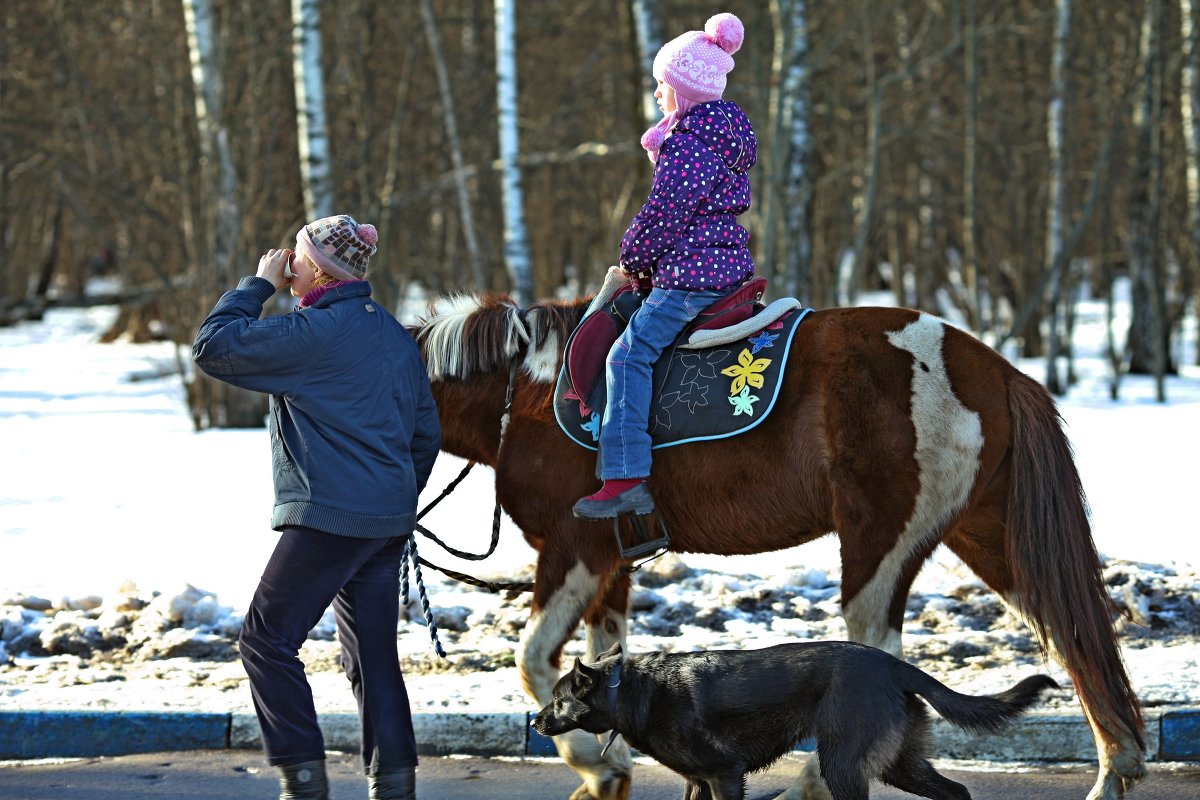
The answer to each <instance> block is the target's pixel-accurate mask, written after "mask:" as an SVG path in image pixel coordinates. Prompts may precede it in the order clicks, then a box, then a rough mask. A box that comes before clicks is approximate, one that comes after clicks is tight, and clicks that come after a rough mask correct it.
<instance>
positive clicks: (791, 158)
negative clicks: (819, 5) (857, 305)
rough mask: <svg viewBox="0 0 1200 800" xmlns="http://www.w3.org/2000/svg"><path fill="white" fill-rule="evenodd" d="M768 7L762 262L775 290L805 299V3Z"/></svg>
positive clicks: (809, 185) (779, 0) (808, 102)
mask: <svg viewBox="0 0 1200 800" xmlns="http://www.w3.org/2000/svg"><path fill="white" fill-rule="evenodd" d="M771 10H772V17H773V19H774V20H775V21H776V27H777V29H778V31H779V32H780V33H779V34H777V36H776V39H775V45H776V57H775V64H776V70H777V72H778V74H780V75H781V79H780V81H779V84H778V89H777V92H776V95H777V96H776V97H775V98H774V100H773V102H772V113H773V117H774V124H773V125H772V136H771V177H770V179H769V189H768V205H767V210H766V212H765V214H764V216H765V217H766V223H765V225H764V228H765V237H764V242H763V263H764V264H765V265H766V266H767V268H768V269H770V270H772V271H773V274H774V279H775V280H774V283H775V289H776V291H778V292H780V293H782V294H783V295H785V296H798V297H801V298H808V296H809V295H810V294H811V285H810V284H811V276H810V274H809V272H810V267H811V262H812V231H811V222H810V218H809V215H810V211H811V207H812V195H813V180H812V171H811V164H812V128H811V123H810V119H809V118H810V116H811V114H812V92H811V87H810V86H809V80H810V78H811V70H810V68H809V64H808V4H807V1H806V0H774V2H772V4H771ZM777 219H780V220H781V222H782V240H783V247H782V250H781V252H780V253H779V255H778V256H777V255H776V241H777V240H778V233H777V231H776V225H777Z"/></svg>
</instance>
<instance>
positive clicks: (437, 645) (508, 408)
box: [400, 316, 532, 658]
mask: <svg viewBox="0 0 1200 800" xmlns="http://www.w3.org/2000/svg"><path fill="white" fill-rule="evenodd" d="M522 322H524V319H523V316H522ZM516 379H517V363H516V362H515V361H514V362H513V364H512V366H511V367H509V370H508V388H507V390H506V391H505V393H504V413H503V414H501V416H500V442H499V444H498V445H497V447H496V456H497V459H499V454H500V448H502V447H503V446H504V433H505V431H507V430H508V421H509V418H510V417H511V416H512V401H513V384H515V383H516ZM473 466H475V462H473V461H472V462H471V463H469V464H467V466H466V467H465V468H464V469H463V471H462V472H460V473H459V475H458V477H457V478H455V479H454V480H453V481H451V482H450V485H449V486H447V487H446V488H445V490H444V491H443V492H442V493H441V495H439V496H438V497H437V499H436V500H434V501H433V502H432V503H430V504H429V505H427V506H426V507H425V508H424V510H422V511H421V513H420V514H418V515H417V518H418V519H420V518H421V517H423V516H425V514H426V513H428V511H429V510H430V509H432V508H433V507H434V506H436V505H437V504H438V503H440V502H441V501H442V500H444V499H445V498H446V496H447V495H449V494H450V492H452V491H454V488H455V487H456V486H458V484H459V482H461V481H462V479H463V478H465V477H466V476H467V473H468V472H470V471H471V467H473ZM416 530H417V531H420V532H421V534H423V535H424V536H427V537H429V538H430V539H432V540H433V541H434V542H436V543H437V544H439V545H441V547H442V548H443V549H444V550H446V552H448V553H451V554H452V555H455V556H458V557H459V558H464V559H468V560H471V561H482V560H483V559H485V558H487V557H488V556H490V555H491V554H492V553H494V552H495V551H496V546H497V545H498V544H499V543H500V501H499V500H497V501H496V510H495V511H494V512H493V513H492V542H491V545H490V546H489V547H488V551H487V552H486V553H483V554H478V553H465V552H463V551H462V550H457V549H455V548H453V547H451V546H450V545H448V544H446V543H445V542H443V541H442V540H441V539H439V538H438V537H437V536H436V535H434V533H433V532H432V531H430V530H429V529H428V528H426V527H425V526H423V525H420V524H417V525H416ZM409 563H411V564H412V568H413V575H414V576H415V577H416V581H417V595H418V597H419V598H420V600H421V611H422V613H423V614H424V615H425V625H426V627H428V628H429V638H430V640H431V641H432V642H433V650H434V652H435V653H437V654H438V655H439V656H441V657H442V658H446V650H445V648H443V647H442V642H441V640H440V639H439V638H438V632H437V624H436V623H435V622H434V621H433V611H432V610H431V609H430V607H429V595H428V593H427V592H426V591H425V579H424V578H423V577H422V575H421V565H422V564H425V565H427V566H429V567H432V568H433V569H436V570H438V571H439V572H442V573H444V574H446V575H450V576H451V577H455V575H453V574H451V573H450V572H449V571H447V570H444V569H442V568H441V567H437V566H435V565H433V564H430V563H429V562H428V561H426V560H425V559H423V558H421V557H420V556H418V555H417V537H416V535H415V533H410V534H409V536H408V541H406V542H405V543H404V553H403V555H402V556H401V564H400V596H401V597H403V598H404V606H405V607H406V608H407V607H408V601H409V597H408V565H409ZM466 577H470V576H466ZM460 580H461V578H460ZM468 582H472V581H468ZM476 585H484V582H482V581H478V579H476ZM491 585H492V586H500V587H503V586H504V584H491ZM511 586H512V587H517V586H521V587H529V588H532V584H512V585H511ZM510 588H511V587H510ZM493 591H495V589H493Z"/></svg>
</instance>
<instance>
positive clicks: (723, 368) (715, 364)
mask: <svg viewBox="0 0 1200 800" xmlns="http://www.w3.org/2000/svg"><path fill="white" fill-rule="evenodd" d="M810 313H812V309H811V308H804V309H798V310H794V311H789V312H788V313H786V314H784V315H783V316H781V317H779V318H778V319H776V320H775V321H774V322H772V323H770V324H769V325H767V327H765V328H762V329H759V330H754V331H750V332H748V335H747V336H745V338H742V339H738V340H736V341H733V342H727V343H724V344H721V345H717V346H714V347H708V348H703V349H686V348H684V347H678V346H677V347H675V348H673V349H669V350H668V351H667V352H668V353H669V357H666V356H664V357H663V358H661V359H660V360H659V362H658V363H657V364H656V365H655V367H654V381H653V386H654V391H653V397H652V400H651V405H650V419H649V425H648V430H649V432H650V437H651V439H652V440H653V445H652V447H653V448H654V449H658V448H661V447H670V446H672V445H677V444H684V443H686V442H698V441H704V440H707V439H724V438H726V437H729V436H735V435H737V434H739V433H743V432H745V431H748V430H750V429H751V428H753V427H754V426H756V425H758V424H759V423H760V422H762V421H763V419H765V418H766V417H767V415H768V414H770V413H771V409H772V408H774V406H775V400H776V398H777V397H778V396H779V389H780V386H782V384H783V370H784V365H785V364H787V360H788V354H789V353H790V352H791V347H792V339H793V338H794V337H795V334H796V329H797V328H798V327H799V325H800V322H801V321H802V320H803V319H804V318H805V317H806V316H808V315H809V314H810ZM606 399H607V398H606V396H605V387H604V380H603V378H601V379H600V380H598V381H596V385H595V388H594V389H593V390H592V391H591V393H590V395H589V397H587V398H581V397H579V395H578V394H576V392H575V391H574V389H573V388H572V385H571V381H570V378H569V376H568V374H567V369H566V367H565V366H564V367H563V369H562V370H560V372H559V375H558V382H557V384H556V386H555V389H554V417H555V419H556V420H557V421H558V426H559V427H560V428H562V430H563V433H565V434H566V435H567V436H568V437H569V438H570V439H571V440H572V441H574V442H575V443H577V444H579V445H581V446H583V447H586V448H588V449H589V450H597V449H599V448H598V444H597V443H598V442H599V440H600V424H601V420H602V419H604V406H605V402H606Z"/></svg>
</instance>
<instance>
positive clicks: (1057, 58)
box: [1045, 0, 1071, 395]
mask: <svg viewBox="0 0 1200 800" xmlns="http://www.w3.org/2000/svg"><path fill="white" fill-rule="evenodd" d="M1055 7H1056V14H1055V23H1054V52H1053V55H1052V56H1051V64H1050V75H1051V81H1052V83H1053V87H1054V88H1053V94H1052V95H1051V97H1050V106H1049V108H1048V109H1047V114H1046V145H1047V148H1048V150H1049V153H1050V175H1049V176H1048V177H1049V189H1048V191H1049V195H1050V197H1049V202H1048V203H1047V204H1046V206H1047V213H1046V253H1045V258H1046V260H1045V264H1046V270H1047V271H1048V272H1050V273H1051V274H1052V276H1053V277H1052V278H1051V280H1050V313H1049V315H1048V320H1047V321H1048V324H1049V340H1048V346H1047V348H1046V389H1047V390H1048V391H1049V392H1050V393H1051V394H1056V395H1061V394H1063V393H1064V391H1065V390H1066V387H1065V386H1064V385H1063V382H1062V380H1061V378H1060V376H1059V374H1058V355H1059V325H1058V316H1059V306H1060V304H1061V303H1062V296H1063V291H1062V290H1063V275H1062V272H1061V271H1059V270H1056V269H1055V265H1056V263H1057V262H1058V259H1059V258H1060V257H1061V254H1062V250H1063V228H1064V224H1065V220H1066V213H1067V210H1066V205H1067V196H1066V182H1065V180H1064V177H1065V176H1064V175H1063V169H1064V167H1063V165H1064V161H1065V157H1064V151H1065V145H1066V143H1065V142H1064V141H1063V138H1064V135H1065V133H1064V130H1063V104H1064V103H1065V102H1066V95H1067V78H1066V68H1067V41H1068V37H1069V36H1070V23H1071V0H1057V2H1056V3H1055Z"/></svg>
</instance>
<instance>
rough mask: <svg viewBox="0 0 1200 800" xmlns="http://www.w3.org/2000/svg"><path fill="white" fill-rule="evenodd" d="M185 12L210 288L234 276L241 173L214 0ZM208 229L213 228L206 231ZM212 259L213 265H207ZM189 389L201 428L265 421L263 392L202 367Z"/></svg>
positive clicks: (203, 265) (201, 251)
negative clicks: (226, 110)
mask: <svg viewBox="0 0 1200 800" xmlns="http://www.w3.org/2000/svg"><path fill="white" fill-rule="evenodd" d="M183 12H184V23H185V25H186V27H187V40H188V54H189V57H190V59H191V66H192V83H193V84H194V87H195V89H194V102H195V114H196V125H197V133H198V139H199V143H200V152H201V161H202V163H203V164H204V166H203V167H202V169H201V186H202V187H203V189H202V191H201V202H200V210H199V213H198V214H197V217H198V220H199V222H200V224H201V226H202V230H201V231H200V232H199V235H197V237H196V240H197V242H198V244H199V246H198V247H197V252H196V253H195V255H196V257H197V258H199V259H200V262H199V266H200V274H201V275H208V276H211V280H210V282H209V284H210V286H209V288H210V289H214V290H220V289H222V288H228V287H229V286H230V285H231V284H232V282H233V268H232V259H233V254H234V253H235V252H236V251H237V244H238V243H237V235H238V220H239V211H238V197H237V191H238V176H237V171H236V169H235V167H234V162H233V154H232V152H231V149H230V145H229V132H228V130H227V129H226V127H225V124H224V118H223V113H222V112H223V109H222V100H223V90H222V86H221V69H220V64H219V63H218V61H217V57H216V53H217V52H218V50H217V42H216V30H215V29H214V25H213V19H214V17H213V6H212V2H211V0H183ZM214 173H215V174H214ZM206 232H211V233H209V234H208V235H206ZM206 256H207V258H206ZM209 264H211V265H212V268H211V269H208V268H207V267H208V265H209ZM214 293H215V292H210V293H209V295H204V294H203V293H201V294H200V296H202V297H203V298H204V301H205V302H207V300H208V297H209V296H210V295H211V294H214ZM201 313H203V312H201ZM186 390H187V398H188V406H189V408H190V409H191V412H192V422H193V425H194V426H195V428H196V429H197V430H200V429H202V428H206V427H236V428H242V427H246V428H257V427H261V426H262V420H263V414H264V413H266V403H265V400H264V398H263V396H261V395H255V394H253V393H252V392H247V391H244V390H242V389H238V388H236V387H233V386H230V385H229V384H225V383H222V382H220V381H217V380H213V379H212V378H209V377H208V376H206V375H203V374H202V373H196V374H195V375H194V376H193V378H192V380H191V381H190V382H189V383H188V385H187V387H186Z"/></svg>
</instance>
